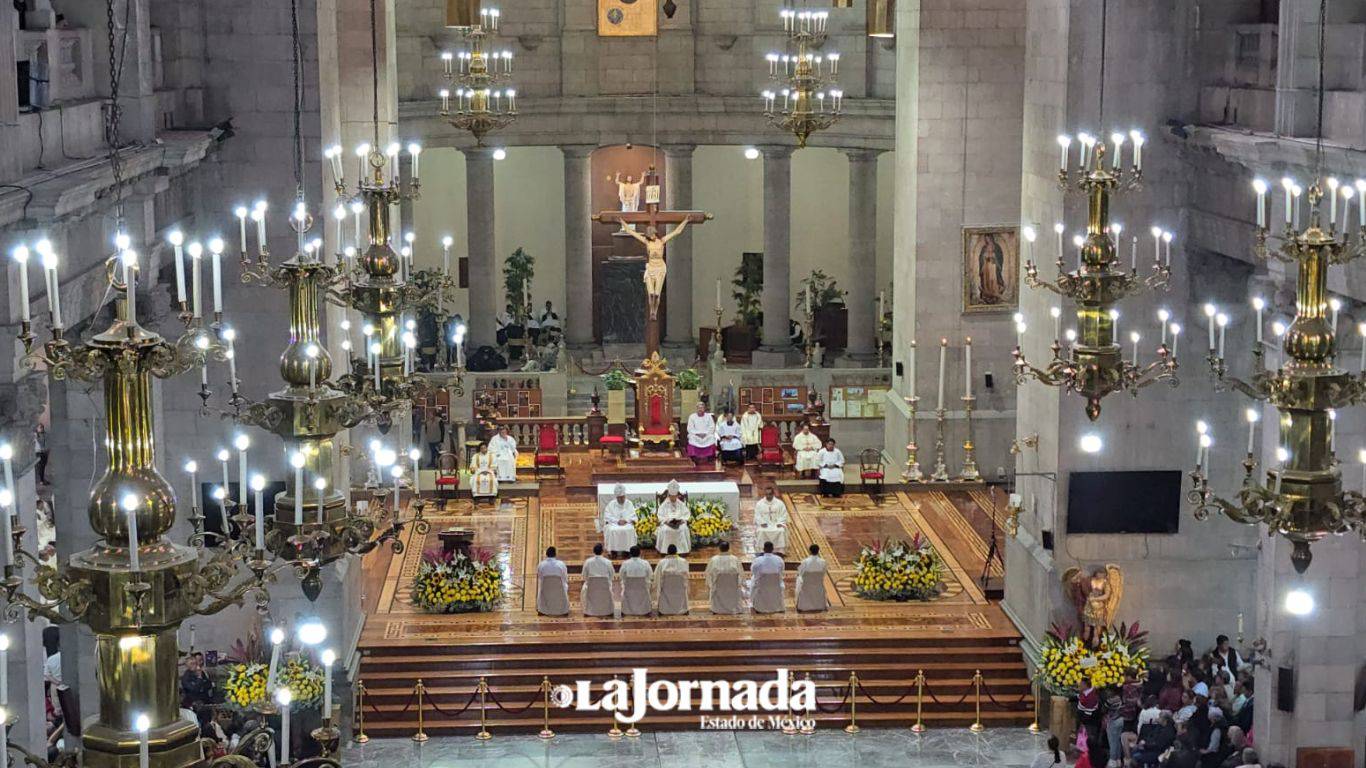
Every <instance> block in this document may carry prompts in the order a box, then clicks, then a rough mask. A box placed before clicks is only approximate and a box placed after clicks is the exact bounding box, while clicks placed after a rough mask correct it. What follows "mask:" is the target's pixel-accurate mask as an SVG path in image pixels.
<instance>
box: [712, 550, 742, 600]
mask: <svg viewBox="0 0 1366 768" xmlns="http://www.w3.org/2000/svg"><path fill="white" fill-rule="evenodd" d="M720 548H721V554H719V555H712V558H711V559H710V560H708V561H707V595H708V596H709V597H710V598H711V612H712V613H723V614H730V613H739V612H740V573H741V570H742V569H741V566H740V558H738V557H736V556H735V555H732V554H731V553H730V542H729V541H723V542H721V544H720Z"/></svg>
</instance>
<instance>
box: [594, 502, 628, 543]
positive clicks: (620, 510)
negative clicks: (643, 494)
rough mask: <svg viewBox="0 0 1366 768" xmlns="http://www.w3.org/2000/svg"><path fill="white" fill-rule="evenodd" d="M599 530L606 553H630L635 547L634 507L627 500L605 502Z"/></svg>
mask: <svg viewBox="0 0 1366 768" xmlns="http://www.w3.org/2000/svg"><path fill="white" fill-rule="evenodd" d="M599 528H600V529H601V530H602V546H603V547H604V548H605V549H606V550H607V551H608V552H628V551H630V549H631V547H634V546H635V545H636V505H635V504H634V503H633V502H632V501H631V500H630V499H629V498H626V499H622V500H620V501H618V500H617V499H612V500H611V501H609V502H607V505H606V506H604V507H603V508H602V519H601V520H600V521H599Z"/></svg>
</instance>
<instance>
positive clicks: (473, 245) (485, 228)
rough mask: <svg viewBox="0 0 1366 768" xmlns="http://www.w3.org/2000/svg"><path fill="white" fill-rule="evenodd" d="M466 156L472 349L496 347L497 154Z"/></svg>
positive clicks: (480, 150) (479, 150)
mask: <svg viewBox="0 0 1366 768" xmlns="http://www.w3.org/2000/svg"><path fill="white" fill-rule="evenodd" d="M461 151H462V152H464V153H465V205H466V209H467V214H468V216H467V223H466V227H467V229H468V238H469V259H470V316H469V317H468V318H467V322H468V323H469V328H470V348H471V349H475V348H477V347H480V346H483V345H485V344H489V345H492V344H493V343H494V341H495V339H496V328H495V324H494V319H495V318H496V317H497V315H498V312H499V311H500V310H501V309H502V306H503V302H502V301H501V300H500V299H501V297H502V291H500V290H499V289H498V287H499V283H500V281H499V279H498V278H499V275H498V274H497V261H496V260H495V259H494V256H493V233H494V228H493V221H494V219H493V216H494V211H493V150H492V149H490V148H489V147H472V148H470V149H465V150H461Z"/></svg>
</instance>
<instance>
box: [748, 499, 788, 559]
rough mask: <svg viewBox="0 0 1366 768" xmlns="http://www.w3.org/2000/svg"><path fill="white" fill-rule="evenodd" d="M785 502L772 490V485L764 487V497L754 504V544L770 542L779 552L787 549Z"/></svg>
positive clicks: (761, 545) (760, 544)
mask: <svg viewBox="0 0 1366 768" xmlns="http://www.w3.org/2000/svg"><path fill="white" fill-rule="evenodd" d="M787 521H788V514H787V504H785V503H783V500H782V499H780V498H778V496H777V494H775V493H774V492H773V486H771V485H770V486H768V487H767V488H765V489H764V497H763V498H762V499H759V501H757V502H755V504H754V544H755V546H757V547H763V545H764V544H765V543H766V542H772V543H773V548H774V549H775V550H777V551H779V552H786V551H787Z"/></svg>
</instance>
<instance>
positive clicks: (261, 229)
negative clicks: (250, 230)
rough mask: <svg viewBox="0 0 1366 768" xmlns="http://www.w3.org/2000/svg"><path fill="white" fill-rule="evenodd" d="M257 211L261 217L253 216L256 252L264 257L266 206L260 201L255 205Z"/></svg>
mask: <svg viewBox="0 0 1366 768" xmlns="http://www.w3.org/2000/svg"><path fill="white" fill-rule="evenodd" d="M256 206H257V210H258V211H259V212H260V214H261V215H259V216H256V215H253V216H252V218H254V219H256V251H257V253H259V254H260V255H262V256H265V255H266V206H265V201H264V200H262V201H261V202H258V203H257V204H256Z"/></svg>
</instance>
